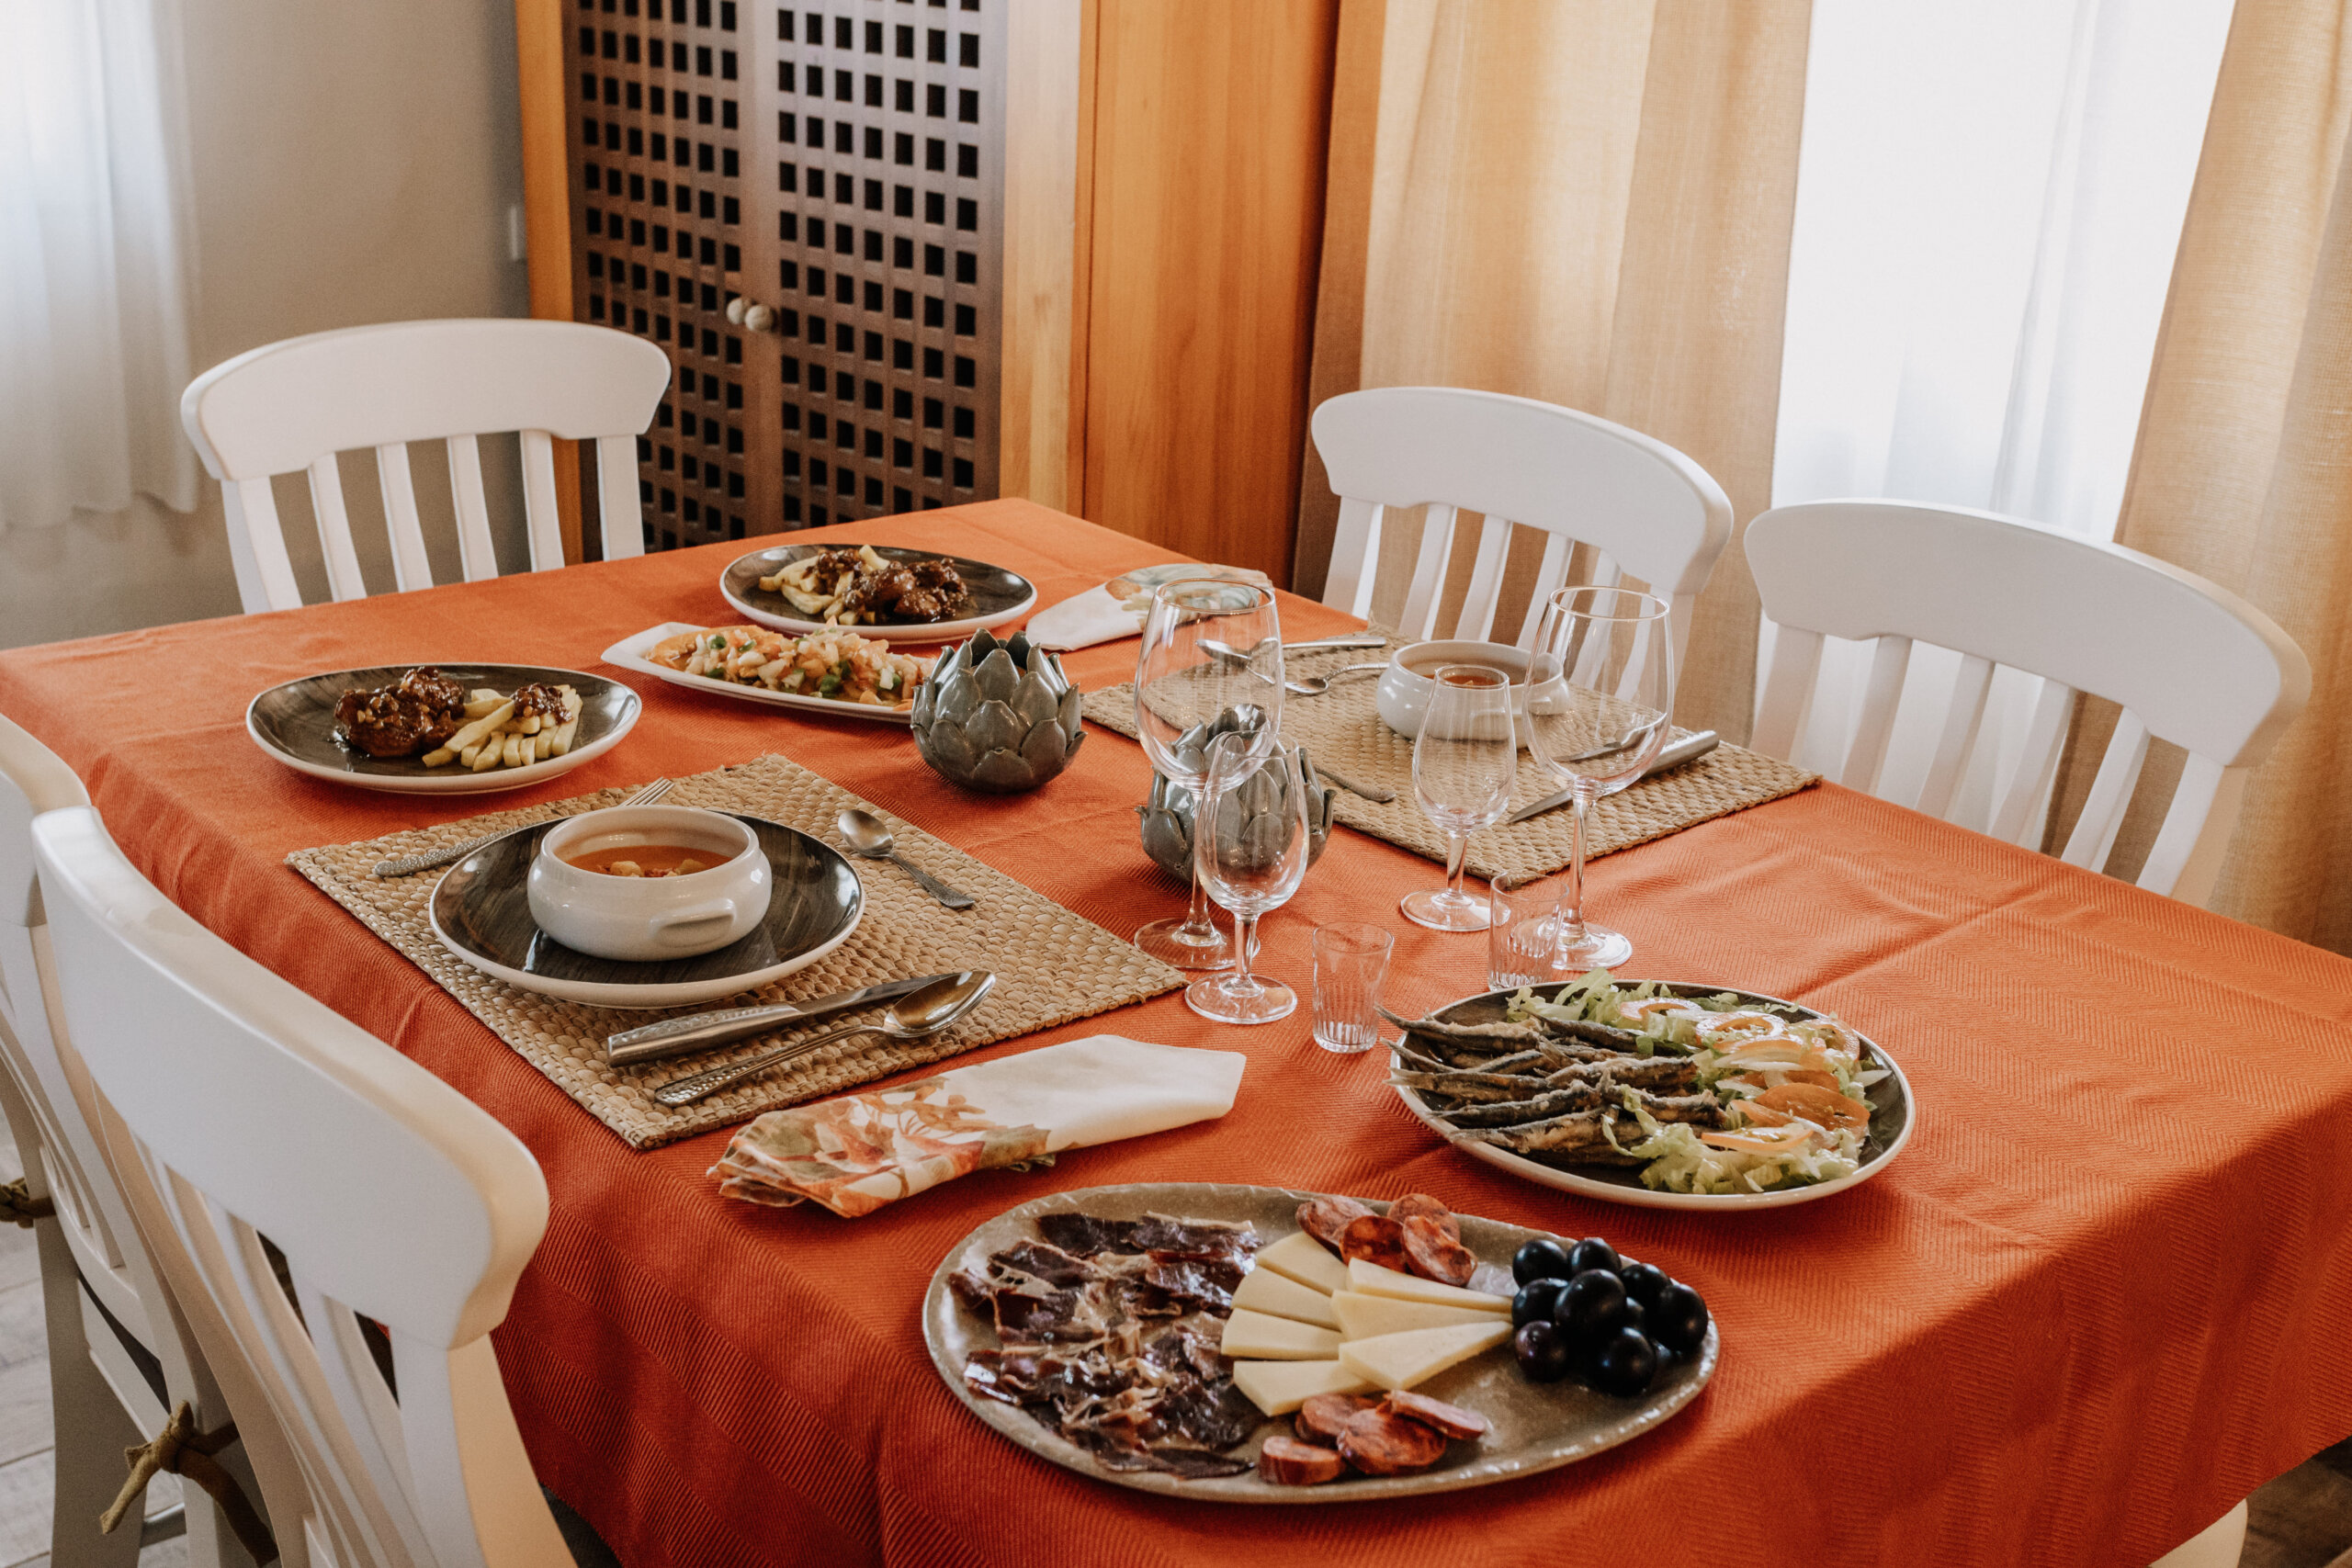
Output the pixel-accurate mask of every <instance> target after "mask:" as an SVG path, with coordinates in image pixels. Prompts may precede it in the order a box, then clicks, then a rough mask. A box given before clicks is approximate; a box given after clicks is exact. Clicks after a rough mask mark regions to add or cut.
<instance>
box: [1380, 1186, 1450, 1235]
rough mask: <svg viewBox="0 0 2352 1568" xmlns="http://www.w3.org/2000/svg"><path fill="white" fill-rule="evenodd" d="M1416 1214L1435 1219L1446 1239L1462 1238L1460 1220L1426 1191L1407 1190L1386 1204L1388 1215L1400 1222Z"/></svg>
mask: <svg viewBox="0 0 2352 1568" xmlns="http://www.w3.org/2000/svg"><path fill="white" fill-rule="evenodd" d="M1417 1215H1418V1216H1421V1217H1424V1218H1428V1219H1432V1220H1435V1221H1436V1222H1437V1224H1438V1228H1439V1229H1440V1230H1442V1231H1443V1232H1445V1239H1446V1240H1448V1241H1460V1240H1461V1239H1462V1222H1461V1221H1460V1220H1457V1219H1455V1218H1454V1217H1453V1210H1451V1209H1449V1208H1447V1207H1446V1206H1445V1205H1444V1204H1443V1203H1442V1202H1440V1201H1438V1200H1437V1199H1435V1198H1432V1197H1430V1195H1429V1194H1428V1193H1426V1192H1408V1193H1406V1194H1405V1195H1404V1196H1403V1197H1402V1198H1399V1199H1397V1201H1395V1202H1394V1203H1391V1204H1389V1205H1388V1217H1389V1218H1390V1219H1392V1220H1396V1221H1397V1222H1399V1223H1400V1224H1401V1223H1402V1222H1404V1221H1406V1220H1409V1219H1412V1218H1414V1217H1416V1216H1417Z"/></svg>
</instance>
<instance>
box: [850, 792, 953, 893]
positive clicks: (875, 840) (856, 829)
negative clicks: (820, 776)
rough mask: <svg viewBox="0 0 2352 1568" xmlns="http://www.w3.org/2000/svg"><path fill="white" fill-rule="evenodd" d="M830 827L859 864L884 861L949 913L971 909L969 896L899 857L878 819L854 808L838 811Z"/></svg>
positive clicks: (895, 846)
mask: <svg viewBox="0 0 2352 1568" xmlns="http://www.w3.org/2000/svg"><path fill="white" fill-rule="evenodd" d="M833 826H834V827H836V828H838V829H841V834H842V843H844V844H846V845H848V846H849V852H850V853H852V854H854V855H855V856H857V857H858V858H859V859H860V860H887V861H888V862H889V863H891V864H892V865H895V866H897V867H898V868H899V870H900V871H903V872H905V873H906V874H908V875H909V876H911V877H913V878H914V879H915V880H916V881H917V882H920V883H922V890H923V891H924V892H926V893H928V894H930V895H931V896H932V897H934V898H936V899H938V900H939V901H940V902H941V903H943V904H944V905H946V906H947V907H948V908H951V909H968V908H971V907H972V896H971V895H970V894H969V893H966V892H962V891H960V890H959V889H956V888H954V887H950V886H947V884H945V883H944V882H942V881H940V880H939V878H937V877H935V876H933V875H932V874H931V873H929V872H927V871H925V870H923V868H922V867H921V866H919V865H917V864H916V863H914V862H912V861H910V860H909V859H908V858H907V857H906V856H904V855H902V854H900V853H899V850H898V843H899V840H897V839H896V838H895V837H893V836H892V834H891V832H890V829H888V828H885V827H884V826H883V825H882V818H879V817H876V816H875V815H874V813H872V812H871V811H860V810H859V809H858V808H857V807H854V806H844V807H842V809H841V815H840V816H838V817H836V818H833Z"/></svg>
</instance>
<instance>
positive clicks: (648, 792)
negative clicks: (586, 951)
mask: <svg viewBox="0 0 2352 1568" xmlns="http://www.w3.org/2000/svg"><path fill="white" fill-rule="evenodd" d="M672 784H673V781H672V780H670V779H655V780H654V781H653V782H652V783H651V784H647V785H646V786H645V787H644V788H643V789H641V790H639V791H638V792H637V793H636V794H635V795H630V796H629V797H628V799H627V800H624V801H622V802H621V804H622V805H623V806H650V805H652V804H653V803H654V802H655V801H657V800H659V799H661V798H662V796H663V795H667V794H669V793H670V788H671V785H672ZM525 826H526V827H531V828H537V827H543V826H545V824H543V823H538V822H530V823H526V824H525ZM522 830H523V829H521V828H502V829H499V830H498V831H497V832H495V833H484V834H483V835H482V836H481V838H479V839H468V840H466V841H465V842H464V843H462V844H453V845H451V846H450V847H449V848H447V849H446V850H424V851H420V852H417V853H415V854H413V855H401V856H400V857H399V858H398V859H395V860H379V861H378V862H377V863H376V872H375V874H377V875H378V876H413V875H414V874H416V873H418V872H420V871H430V870H432V869H433V868H434V867H435V866H436V865H447V864H448V863H450V862H451V861H453V860H463V859H465V858H466V857H467V856H468V855H469V854H471V853H473V852H475V851H476V850H478V849H480V848H481V847H482V846H483V845H484V844H487V843H492V842H494V841H495V840H500V839H503V838H504V837H506V835H507V834H509V833H519V832H521V831H522Z"/></svg>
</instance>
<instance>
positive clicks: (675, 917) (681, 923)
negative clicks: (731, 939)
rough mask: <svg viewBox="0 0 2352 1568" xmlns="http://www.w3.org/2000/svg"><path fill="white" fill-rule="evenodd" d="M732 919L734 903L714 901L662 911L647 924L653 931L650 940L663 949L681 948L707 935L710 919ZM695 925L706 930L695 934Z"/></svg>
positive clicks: (730, 901)
mask: <svg viewBox="0 0 2352 1568" xmlns="http://www.w3.org/2000/svg"><path fill="white" fill-rule="evenodd" d="M733 919H735V900H734V899H732V898H715V899H712V900H711V901H710V902H708V903H706V904H689V905H687V906H686V907H685V908H683V909H664V910H662V912H661V913H660V914H657V915H654V916H652V917H651V918H650V919H649V920H648V921H647V924H648V925H650V927H651V928H652V930H653V940H654V941H655V942H659V943H661V944H662V946H663V947H683V946H688V945H691V944H693V943H694V942H695V941H697V940H698V939H700V938H703V937H707V936H708V935H709V934H710V933H709V931H708V930H707V928H708V926H709V925H710V923H711V922H712V921H713V920H727V921H732V920H733ZM696 926H700V927H704V928H706V929H705V930H702V931H696V930H695V929H694V928H695V927H696Z"/></svg>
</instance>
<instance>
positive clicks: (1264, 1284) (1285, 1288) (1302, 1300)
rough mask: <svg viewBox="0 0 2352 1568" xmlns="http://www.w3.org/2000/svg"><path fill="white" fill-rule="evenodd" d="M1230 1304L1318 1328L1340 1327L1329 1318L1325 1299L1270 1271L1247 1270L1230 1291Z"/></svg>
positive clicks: (1328, 1299) (1329, 1301)
mask: <svg viewBox="0 0 2352 1568" xmlns="http://www.w3.org/2000/svg"><path fill="white" fill-rule="evenodd" d="M1233 1304H1234V1305H1235V1306H1237V1307H1247V1308H1249V1309H1250V1311H1251V1312H1262V1313H1264V1314H1267V1315H1268V1316H1270V1317H1290V1318H1296V1319H1297V1320H1298V1321H1299V1322H1301V1323H1311V1324H1314V1325H1316V1326H1317V1327H1318V1328H1337V1327H1339V1326H1340V1320H1339V1319H1338V1318H1337V1317H1335V1316H1333V1315H1332V1313H1331V1298H1330V1297H1329V1296H1327V1295H1325V1294H1324V1293H1323V1292H1320V1291H1317V1290H1312V1289H1310V1288H1308V1287H1307V1286H1305V1285H1302V1284H1300V1283H1299V1282H1298V1281H1297V1280H1285V1279H1283V1277H1282V1276H1281V1275H1280V1274H1277V1273H1275V1272H1274V1271H1273V1270H1272V1269H1250V1272H1249V1273H1248V1274H1247V1275H1245V1276H1244V1277H1243V1278H1242V1280H1241V1288H1240V1289H1239V1290H1238V1291H1236V1292H1233Z"/></svg>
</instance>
